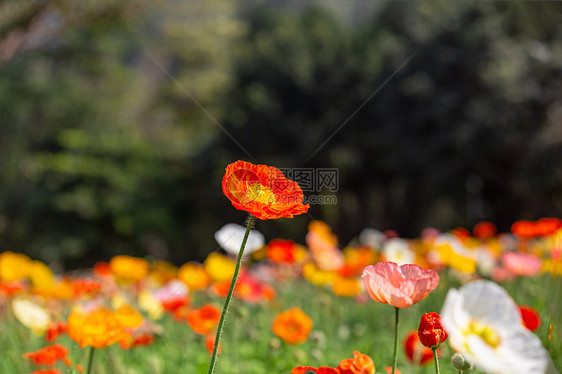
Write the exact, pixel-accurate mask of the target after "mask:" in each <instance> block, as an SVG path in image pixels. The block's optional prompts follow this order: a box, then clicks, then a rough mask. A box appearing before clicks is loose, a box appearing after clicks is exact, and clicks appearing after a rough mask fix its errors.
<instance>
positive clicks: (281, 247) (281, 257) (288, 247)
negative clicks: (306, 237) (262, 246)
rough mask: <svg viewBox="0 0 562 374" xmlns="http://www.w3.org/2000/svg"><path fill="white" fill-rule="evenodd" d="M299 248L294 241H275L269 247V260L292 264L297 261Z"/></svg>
mask: <svg viewBox="0 0 562 374" xmlns="http://www.w3.org/2000/svg"><path fill="white" fill-rule="evenodd" d="M296 252H297V247H296V245H295V242H293V241H292V240H283V239H273V240H272V241H270V242H269V244H268V245H267V252H266V255H267V258H268V259H269V260H270V261H273V262H277V263H281V264H292V263H294V262H295V261H296V259H297V258H296V257H297V254H296Z"/></svg>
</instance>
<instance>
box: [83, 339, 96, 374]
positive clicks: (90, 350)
mask: <svg viewBox="0 0 562 374" xmlns="http://www.w3.org/2000/svg"><path fill="white" fill-rule="evenodd" d="M94 350H95V349H94V347H93V346H91V345H90V346H88V356H87V359H86V362H87V364H86V373H85V374H90V373H91V372H92V362H94Z"/></svg>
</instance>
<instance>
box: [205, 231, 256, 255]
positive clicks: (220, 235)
mask: <svg viewBox="0 0 562 374" xmlns="http://www.w3.org/2000/svg"><path fill="white" fill-rule="evenodd" d="M245 233H246V228H245V227H243V226H240V225H237V224H236V223H228V224H226V225H224V226H223V227H222V228H221V229H220V230H219V231H217V232H216V233H215V240H216V241H217V243H219V245H220V247H221V248H222V249H224V250H225V251H226V252H227V253H229V254H231V255H235V256H237V255H238V252H240V246H241V245H242V241H243V240H244V234H245ZM264 244H265V239H264V237H263V235H262V234H261V233H260V232H259V231H256V230H252V231H250V235H249V236H248V241H247V242H246V247H245V248H244V255H248V254H250V253H252V252H254V251H256V250H258V249H260V248H261V247H263V246H264Z"/></svg>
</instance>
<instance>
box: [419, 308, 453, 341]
mask: <svg viewBox="0 0 562 374" xmlns="http://www.w3.org/2000/svg"><path fill="white" fill-rule="evenodd" d="M418 336H419V338H420V341H421V343H422V344H423V345H425V346H426V347H428V348H436V347H439V346H440V345H441V343H443V342H444V341H445V340H447V337H448V336H449V335H448V334H447V331H446V330H445V328H444V327H443V325H441V320H440V319H439V314H437V313H435V312H430V313H425V314H424V315H423V316H422V318H421V321H420V327H419V328H418Z"/></svg>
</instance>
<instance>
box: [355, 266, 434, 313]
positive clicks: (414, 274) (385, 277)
mask: <svg viewBox="0 0 562 374" xmlns="http://www.w3.org/2000/svg"><path fill="white" fill-rule="evenodd" d="M361 278H362V279H363V283H364V284H365V289H366V290H367V293H368V294H369V296H371V298H372V299H373V300H375V301H378V302H380V303H385V304H390V305H392V306H393V307H396V308H408V307H410V306H412V305H413V304H415V303H417V302H419V301H421V300H423V299H424V298H425V297H426V296H427V295H429V293H430V292H431V291H433V290H434V289H435V287H437V285H438V284H439V276H438V275H437V273H436V272H435V271H433V270H424V269H423V268H422V267H421V266H418V265H414V264H406V265H402V266H398V265H397V264H396V263H394V262H378V263H376V264H374V265H369V266H367V267H366V268H365V269H364V270H363V275H362V276H361Z"/></svg>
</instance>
